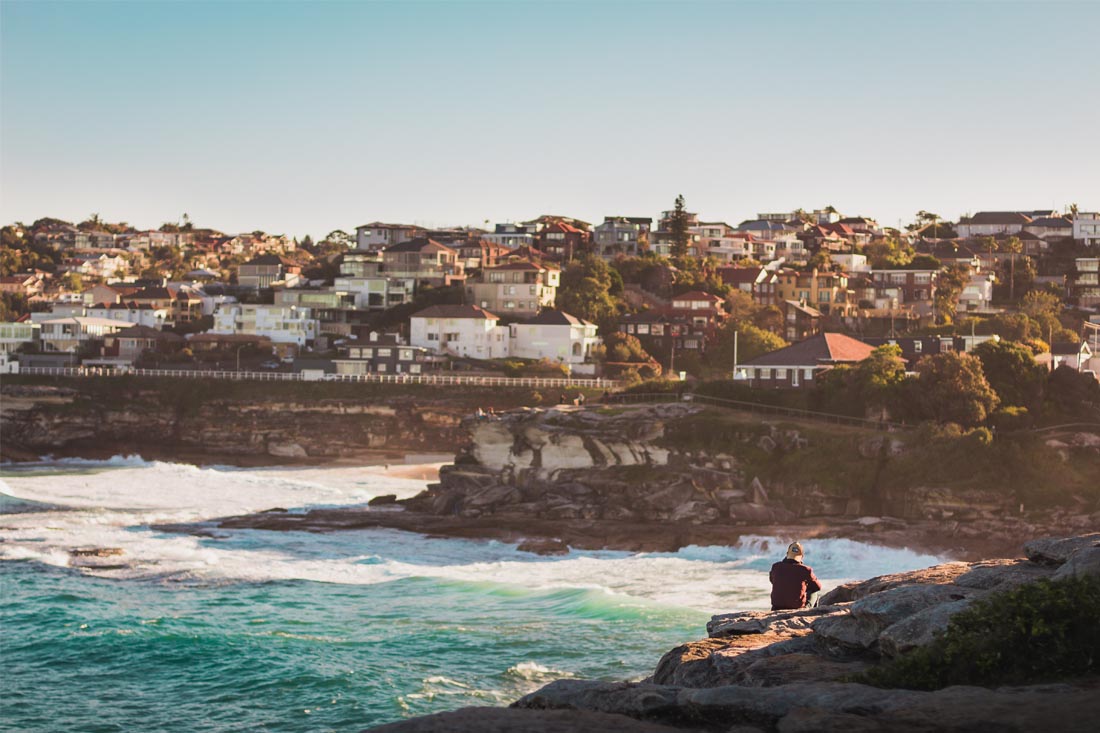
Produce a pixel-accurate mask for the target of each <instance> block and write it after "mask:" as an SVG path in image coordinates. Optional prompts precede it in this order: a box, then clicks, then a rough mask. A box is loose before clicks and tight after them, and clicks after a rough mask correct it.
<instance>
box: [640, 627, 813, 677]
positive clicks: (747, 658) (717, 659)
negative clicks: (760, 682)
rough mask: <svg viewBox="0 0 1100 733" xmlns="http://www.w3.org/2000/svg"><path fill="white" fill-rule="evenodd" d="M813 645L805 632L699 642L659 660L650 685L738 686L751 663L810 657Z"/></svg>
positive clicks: (669, 653)
mask: <svg viewBox="0 0 1100 733" xmlns="http://www.w3.org/2000/svg"><path fill="white" fill-rule="evenodd" d="M813 649H814V642H813V639H812V638H811V636H810V635H809V634H808V633H807V632H806V631H804V630H803V631H798V632H787V633H771V634H759V635H757V634H746V635H742V636H734V637H726V638H723V639H701V640H699V641H695V642H690V643H688V644H683V645H681V646H679V647H676V648H675V649H673V650H672V651H670V652H668V653H667V654H665V655H664V656H663V657H661V661H660V662H658V663H657V668H656V669H655V670H654V672H653V678H652V679H653V681H654V682H655V683H659V684H666V685H682V686H684V687H719V686H721V685H730V684H739V683H740V681H741V680H742V679H743V676H744V674H745V670H747V669H748V668H749V667H750V666H751V665H753V664H754V663H755V662H757V661H759V660H761V659H766V658H768V657H774V656H780V655H785V654H802V653H810V652H812V651H813Z"/></svg>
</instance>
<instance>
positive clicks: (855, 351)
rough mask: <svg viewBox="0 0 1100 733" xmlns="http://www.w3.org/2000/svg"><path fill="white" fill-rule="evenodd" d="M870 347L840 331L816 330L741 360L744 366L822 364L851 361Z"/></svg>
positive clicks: (865, 354)
mask: <svg viewBox="0 0 1100 733" xmlns="http://www.w3.org/2000/svg"><path fill="white" fill-rule="evenodd" d="M872 351H874V347H872V346H871V345H869V344H865V343H863V342H862V341H857V340H856V339H854V338H852V337H851V336H845V335H844V334H842V333H819V334H817V335H816V336H811V337H810V338H808V339H806V340H805V341H800V342H798V343H796V344H791V345H790V346H787V347H786V348H782V349H779V350H777V351H773V352H771V353H768V354H764V355H762V356H758V357H756V358H755V359H752V360H750V361H747V362H745V365H746V366H765V367H767V366H779V367H783V366H798V367H813V366H820V365H826V364H837V363H841V364H845V363H847V364H851V363H855V362H860V361H863V360H864V359H866V358H867V357H868V356H870V355H871V352H872Z"/></svg>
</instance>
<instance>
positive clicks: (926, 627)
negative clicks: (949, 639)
mask: <svg viewBox="0 0 1100 733" xmlns="http://www.w3.org/2000/svg"><path fill="white" fill-rule="evenodd" d="M973 602H974V599H972V598H963V599H962V600H958V601H951V602H950V603H941V604H939V605H937V606H932V607H930V608H926V609H924V610H923V611H917V612H916V613H914V614H913V615H912V616H909V617H908V618H903V619H902V620H901V621H898V622H897V623H895V624H892V625H890V626H888V627H887V628H886V629H885V630H884V631H883V632H882V633H881V634H879V637H878V648H879V651H880V652H881V653H882V654H883V655H884V656H887V657H897V656H900V655H902V654H905V653H906V652H909V651H911V650H913V649H915V648H917V647H920V646H926V645H928V644H931V643H932V641H933V640H935V638H936V637H937V636H938V635H940V634H942V633H943V632H944V631H946V630H947V626H948V624H949V623H950V622H951V617H952V616H954V615H955V614H957V613H959V612H960V611H964V610H966V608H967V607H968V606H970V604H971V603H973Z"/></svg>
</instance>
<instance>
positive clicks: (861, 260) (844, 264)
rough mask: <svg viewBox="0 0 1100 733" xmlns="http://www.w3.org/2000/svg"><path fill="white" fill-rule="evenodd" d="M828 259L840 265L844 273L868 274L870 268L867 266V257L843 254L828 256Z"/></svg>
mask: <svg viewBox="0 0 1100 733" xmlns="http://www.w3.org/2000/svg"><path fill="white" fill-rule="evenodd" d="M829 259H830V260H832V261H833V262H835V263H836V264H838V265H840V269H841V270H843V271H844V272H870V271H871V266H870V265H869V264H867V255H860V254H853V253H844V254H830V255H829Z"/></svg>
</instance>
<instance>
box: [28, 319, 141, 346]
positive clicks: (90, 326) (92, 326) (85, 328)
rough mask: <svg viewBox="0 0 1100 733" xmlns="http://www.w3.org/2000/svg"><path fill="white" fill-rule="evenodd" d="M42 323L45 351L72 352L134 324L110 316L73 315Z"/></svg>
mask: <svg viewBox="0 0 1100 733" xmlns="http://www.w3.org/2000/svg"><path fill="white" fill-rule="evenodd" d="M41 325H42V331H41V334H42V336H41V338H42V350H43V351H62V352H71V351H76V350H78V349H79V348H80V347H81V346H83V345H84V344H85V343H87V342H88V341H95V340H97V339H102V338H103V337H104V336H106V335H109V334H112V333H118V332H119V331H121V330H123V329H124V328H130V327H131V326H132V325H133V324H130V323H123V322H121V321H112V320H110V319H109V318H89V317H86V316H73V317H71V318H54V319H52V320H49V321H43V322H42V324H41Z"/></svg>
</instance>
